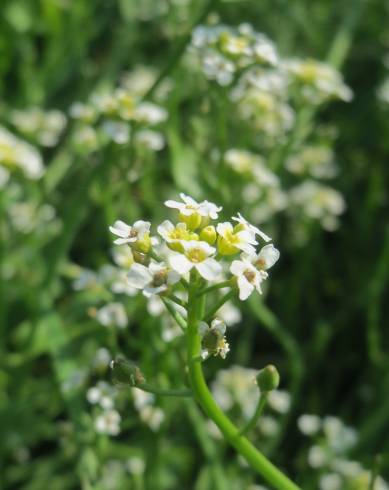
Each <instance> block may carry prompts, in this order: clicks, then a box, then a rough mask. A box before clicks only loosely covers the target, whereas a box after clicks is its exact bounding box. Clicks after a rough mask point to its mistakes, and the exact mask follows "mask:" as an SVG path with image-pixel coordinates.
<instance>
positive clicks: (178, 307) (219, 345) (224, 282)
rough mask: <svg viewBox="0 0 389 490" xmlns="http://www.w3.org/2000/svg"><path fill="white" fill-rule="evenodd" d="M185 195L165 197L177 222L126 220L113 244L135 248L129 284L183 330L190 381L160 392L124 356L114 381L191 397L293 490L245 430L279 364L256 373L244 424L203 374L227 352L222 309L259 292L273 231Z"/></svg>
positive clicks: (272, 478) (115, 365)
mask: <svg viewBox="0 0 389 490" xmlns="http://www.w3.org/2000/svg"><path fill="white" fill-rule="evenodd" d="M180 198H181V200H180V201H173V200H168V201H166V202H165V205H166V206H167V207H168V208H170V209H172V210H174V211H175V216H176V219H175V220H173V221H170V220H165V221H163V222H162V223H160V224H159V225H157V226H156V227H155V229H154V230H152V226H151V223H149V222H147V221H143V220H138V221H136V222H135V223H133V224H132V225H129V224H126V223H124V222H123V221H120V220H118V221H116V222H115V223H114V224H113V226H111V227H110V231H111V232H112V233H113V234H114V235H115V237H116V238H115V242H114V243H115V244H117V245H118V246H120V247H128V250H129V251H130V267H129V269H127V282H128V285H129V286H130V287H131V288H135V289H137V290H139V291H141V292H142V294H143V295H144V296H145V297H146V298H150V297H153V296H159V298H160V299H161V300H162V302H163V304H164V305H165V306H166V309H167V311H168V312H169V313H170V315H171V316H172V317H173V319H174V320H175V321H176V322H177V324H178V326H179V327H180V328H181V329H182V330H183V332H184V334H185V338H186V368H187V369H186V372H187V374H188V380H187V385H188V386H187V387H185V389H160V388H157V387H154V386H152V385H149V384H148V383H147V382H146V380H145V378H144V376H143V374H142V373H141V371H140V370H139V368H137V367H136V366H135V365H133V364H131V363H128V361H126V360H124V359H122V358H117V359H115V360H114V361H112V363H111V367H112V370H113V375H114V379H116V380H118V379H119V380H120V383H121V384H123V382H124V383H125V384H127V385H128V386H133V387H136V388H140V389H141V390H143V391H146V392H151V393H154V394H156V395H166V396H193V397H194V398H195V399H196V401H197V402H198V403H199V404H200V405H201V407H202V408H203V410H204V412H205V413H206V415H208V416H209V417H210V418H211V419H212V421H213V422H214V423H215V424H216V425H217V426H218V428H219V430H220V432H221V433H222V434H223V436H224V437H225V439H226V440H227V441H229V442H230V444H231V445H232V446H234V447H235V449H236V450H237V451H238V452H239V453H240V454H241V455H242V456H243V457H245V458H246V460H247V462H248V463H249V464H250V465H251V466H252V467H253V468H254V469H255V470H257V471H258V472H259V473H260V474H261V475H262V476H263V477H264V478H265V479H266V480H267V481H268V482H269V483H270V484H272V485H273V486H274V488H278V489H280V490H296V489H297V488H298V487H297V486H296V485H295V484H294V483H293V482H292V481H290V480H289V479H288V478H287V477H286V476H285V475H284V474H283V473H281V472H280V471H279V470H278V469H277V468H276V467H275V466H273V464H272V463H270V461H268V460H267V459H266V458H265V457H264V456H263V455H262V454H261V453H260V452H259V451H258V450H257V449H256V448H255V447H254V446H253V445H252V444H251V443H250V442H249V440H248V439H247V438H246V437H245V435H244V434H245V433H247V432H248V431H250V430H251V429H252V428H253V427H254V426H255V425H256V423H257V421H258V419H259V417H260V415H261V414H262V412H263V409H264V406H265V403H266V400H267V397H268V395H269V393H270V392H271V391H272V390H274V389H275V388H277V386H278V381H279V378H278V373H277V370H276V369H275V367H274V366H267V367H266V368H265V369H264V370H261V371H260V372H259V374H258V376H257V378H256V383H257V385H258V389H259V390H260V393H261V396H260V400H259V402H258V405H257V408H256V409H255V411H254V413H253V415H252V418H251V420H249V421H248V423H247V424H246V425H245V426H244V427H243V428H241V429H238V428H237V427H235V425H234V424H233V423H232V422H231V421H230V420H229V418H228V417H227V416H226V415H225V414H224V413H223V411H222V410H221V409H220V407H219V406H218V405H217V403H216V401H215V400H214V398H213V397H212V394H211V392H210V391H209V389H208V387H207V384H206V382H205V379H204V375H203V371H202V363H203V362H204V361H205V360H207V359H209V358H210V357H212V356H220V357H222V358H223V359H224V358H225V357H226V355H227V353H228V352H229V350H230V347H229V344H228V342H227V339H226V329H227V325H226V324H225V323H224V321H223V320H222V319H221V318H219V317H218V311H219V310H220V308H221V307H222V306H223V305H224V304H225V303H226V302H227V301H228V300H230V299H231V298H232V297H234V296H237V297H239V299H240V300H241V301H245V300H247V298H248V297H249V296H250V295H251V294H253V293H254V294H256V293H259V294H261V293H262V287H263V283H264V282H265V281H266V280H267V279H268V277H269V273H268V271H269V269H270V268H271V267H272V266H273V265H274V264H275V263H276V262H277V260H278V259H279V256H280V254H279V251H278V250H277V249H276V248H275V247H274V245H273V244H272V243H270V242H271V238H270V237H269V236H267V235H266V234H265V233H264V232H263V231H261V230H260V229H259V228H257V227H256V226H254V225H252V224H251V223H249V222H248V221H247V220H246V219H245V218H244V217H243V216H242V215H241V214H239V213H238V215H237V216H234V217H232V218H231V220H230V221H225V222H223V221H221V220H219V214H220V212H221V211H222V208H221V207H219V206H217V205H216V204H214V203H212V202H209V201H202V202H197V201H196V200H194V199H193V198H191V197H189V196H187V195H185V194H183V193H181V194H180ZM126 262H127V266H128V260H127V261H126ZM185 381H186V380H185ZM188 388H189V389H188Z"/></svg>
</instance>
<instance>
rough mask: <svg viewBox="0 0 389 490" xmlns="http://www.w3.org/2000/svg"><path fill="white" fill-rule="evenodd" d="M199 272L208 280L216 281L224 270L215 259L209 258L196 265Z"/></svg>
mask: <svg viewBox="0 0 389 490" xmlns="http://www.w3.org/2000/svg"><path fill="white" fill-rule="evenodd" d="M195 267H196V269H197V270H198V271H199V274H200V275H201V276H202V277H203V278H204V279H206V280H207V281H215V280H216V279H217V278H218V277H219V276H220V274H221V272H222V266H221V265H220V264H219V262H216V260H215V259H212V258H209V259H206V260H204V261H203V262H200V263H199V264H196V265H195Z"/></svg>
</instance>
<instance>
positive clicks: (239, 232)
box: [110, 194, 279, 359]
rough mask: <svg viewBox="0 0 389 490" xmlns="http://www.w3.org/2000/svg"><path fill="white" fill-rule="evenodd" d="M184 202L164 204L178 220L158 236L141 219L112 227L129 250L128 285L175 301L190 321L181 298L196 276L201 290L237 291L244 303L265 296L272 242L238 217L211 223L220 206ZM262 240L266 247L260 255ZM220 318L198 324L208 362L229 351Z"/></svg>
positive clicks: (276, 255)
mask: <svg viewBox="0 0 389 490" xmlns="http://www.w3.org/2000/svg"><path fill="white" fill-rule="evenodd" d="M180 197H181V201H173V200H168V201H166V202H165V205H166V206H167V207H168V208H170V209H174V210H175V211H176V212H177V214H178V221H175V222H172V221H169V220H165V221H163V222H162V223H161V224H160V225H159V226H157V233H158V235H159V236H158V237H157V236H152V235H151V223H148V222H145V221H141V220H139V221H136V222H135V223H134V224H133V225H131V226H130V225H127V224H126V223H124V222H123V221H120V220H118V221H116V222H115V223H114V224H113V226H111V227H110V231H111V233H113V234H114V235H115V236H116V239H115V242H114V243H115V244H117V245H121V246H124V245H125V246H126V247H129V248H127V253H129V254H131V260H130V263H131V265H130V267H129V270H128V272H127V273H126V278H127V283H128V285H129V286H130V287H131V288H134V289H138V290H141V291H142V292H143V295H144V296H145V297H146V298H151V297H154V296H160V297H161V298H162V299H164V300H169V301H170V300H172V301H173V302H174V303H175V304H178V307H181V309H182V310H183V311H179V314H180V315H181V316H182V317H185V316H186V311H185V301H184V300H181V299H180V298H179V297H180V295H181V297H182V295H183V297H184V298H185V295H186V294H187V291H186V284H187V281H188V279H189V277H190V276H192V275H193V274H194V275H195V276H196V277H197V278H198V280H199V284H200V289H201V288H202V289H205V288H206V287H207V284H208V287H211V286H212V287H214V289H215V290H217V289H222V288H223V287H227V288H228V287H230V288H232V291H233V290H237V291H238V294H239V298H240V299H241V300H242V301H244V300H246V299H247V298H248V297H249V296H250V295H251V294H252V292H253V291H254V290H256V291H257V292H259V293H262V285H263V282H264V281H265V280H266V279H267V278H268V270H269V269H270V268H271V267H272V266H273V265H274V264H275V262H276V261H277V260H278V258H279V252H278V250H277V249H276V248H275V247H274V245H273V244H271V243H268V242H270V241H271V239H270V237H269V236H268V235H266V234H265V233H264V232H263V231H262V230H260V229H259V228H257V227H256V226H254V225H252V224H251V223H249V222H248V221H247V220H246V219H245V218H244V217H243V216H242V215H241V214H240V213H238V215H237V216H235V217H233V218H232V220H231V221H225V222H219V223H214V224H212V223H213V221H215V220H217V219H218V217H219V213H220V212H221V210H222V208H221V207H219V206H217V205H216V204H214V203H212V202H209V201H202V202H197V201H196V200H194V199H193V198H191V197H190V196H187V195H185V194H180ZM258 240H260V241H264V242H267V244H266V245H264V246H263V247H261V248H260V249H259V250H257V249H256V247H257V246H258V243H259V242H258ZM218 281H221V282H218ZM175 293H177V294H175ZM223 304H224V303H223V302H222V303H221V304H220V308H221V307H222V306H223ZM217 313H218V311H215V312H213V315H212V318H210V319H207V322H208V320H212V321H211V323H210V324H208V323H207V322H206V321H203V322H201V323H200V335H201V338H202V346H203V350H202V357H203V358H204V359H205V358H207V357H209V356H211V355H220V356H221V357H225V355H226V354H227V352H228V350H229V346H228V343H227V342H226V340H225V337H224V334H225V330H226V325H225V323H224V322H223V320H221V318H219V317H216V316H215V315H216V314H217ZM221 316H222V312H221Z"/></svg>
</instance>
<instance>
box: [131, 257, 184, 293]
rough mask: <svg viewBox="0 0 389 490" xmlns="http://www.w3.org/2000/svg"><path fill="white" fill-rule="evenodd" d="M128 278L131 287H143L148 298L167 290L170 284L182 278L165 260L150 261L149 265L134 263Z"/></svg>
mask: <svg viewBox="0 0 389 490" xmlns="http://www.w3.org/2000/svg"><path fill="white" fill-rule="evenodd" d="M127 278H128V283H129V285H130V286H131V287H133V288H136V289H143V294H144V295H145V296H146V297H147V298H148V297H150V296H152V295H154V294H159V293H162V292H163V291H166V290H167V287H168V285H169V284H175V283H176V282H178V281H179V280H180V275H179V274H178V273H177V272H176V271H172V270H169V269H168V268H167V267H166V265H165V264H164V263H163V262H161V263H157V262H150V264H149V266H148V267H146V266H144V265H142V264H137V263H135V264H133V265H132V267H131V269H130V271H129V272H128V275H127Z"/></svg>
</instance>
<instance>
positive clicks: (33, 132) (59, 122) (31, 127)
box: [10, 107, 66, 147]
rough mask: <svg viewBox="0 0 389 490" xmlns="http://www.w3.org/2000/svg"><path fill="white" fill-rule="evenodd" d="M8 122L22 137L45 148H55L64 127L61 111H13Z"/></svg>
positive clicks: (34, 109)
mask: <svg viewBox="0 0 389 490" xmlns="http://www.w3.org/2000/svg"><path fill="white" fill-rule="evenodd" d="M10 120H11V123H12V124H13V126H15V128H16V129H17V130H18V131H19V132H20V133H22V134H23V136H26V137H27V138H30V139H32V140H33V141H34V142H35V143H37V144H39V145H41V146H45V147H52V146H55V145H56V144H57V143H58V139H59V137H60V135H61V133H62V131H63V130H64V128H65V126H66V116H65V115H64V114H63V113H62V112H61V111H58V110H55V109H54V110H50V111H43V110H42V109H41V108H40V107H31V108H29V109H25V110H20V109H18V110H14V111H12V112H11V114H10Z"/></svg>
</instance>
